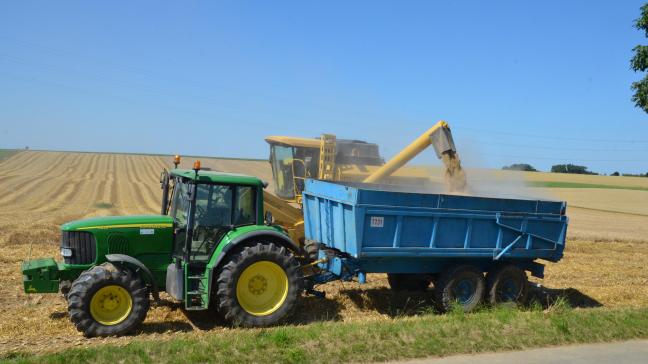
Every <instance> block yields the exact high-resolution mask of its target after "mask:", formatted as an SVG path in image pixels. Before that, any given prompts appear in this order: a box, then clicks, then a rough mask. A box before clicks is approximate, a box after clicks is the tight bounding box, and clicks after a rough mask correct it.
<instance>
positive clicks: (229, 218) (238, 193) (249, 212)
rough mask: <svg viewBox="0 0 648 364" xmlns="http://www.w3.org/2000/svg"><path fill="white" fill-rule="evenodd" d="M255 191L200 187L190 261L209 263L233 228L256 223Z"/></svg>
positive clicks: (239, 187) (209, 185)
mask: <svg viewBox="0 0 648 364" xmlns="http://www.w3.org/2000/svg"><path fill="white" fill-rule="evenodd" d="M255 201H256V196H255V188H254V187H251V186H232V185H217V184H199V185H198V188H197V194H196V212H195V215H194V216H195V217H194V233H193V239H192V242H191V254H190V259H191V260H193V261H207V260H208V259H209V257H210V256H211V252H212V251H213V249H214V248H215V247H216V245H218V243H219V242H220V240H221V239H222V238H223V236H224V235H225V234H226V233H228V232H229V231H230V230H231V229H233V228H235V227H237V226H242V225H249V224H254V223H256V209H255V206H256V203H255Z"/></svg>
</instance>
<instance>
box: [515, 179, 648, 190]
mask: <svg viewBox="0 0 648 364" xmlns="http://www.w3.org/2000/svg"><path fill="white" fill-rule="evenodd" d="M527 183H528V184H529V186H531V187H547V188H606V189H613V190H634V191H648V187H641V186H619V185H606V184H596V183H579V182H557V181H530V182H527Z"/></svg>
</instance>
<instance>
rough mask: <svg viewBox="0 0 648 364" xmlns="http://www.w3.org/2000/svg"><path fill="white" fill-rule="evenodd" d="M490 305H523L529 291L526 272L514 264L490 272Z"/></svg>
mask: <svg viewBox="0 0 648 364" xmlns="http://www.w3.org/2000/svg"><path fill="white" fill-rule="evenodd" d="M486 278H487V285H488V303H490V304H491V305H495V304H498V303H504V302H515V303H518V304H520V303H523V302H524V301H525V299H526V296H527V291H528V278H527V275H526V272H525V271H524V270H522V269H520V268H519V267H517V266H515V265H513V264H506V265H500V266H498V267H496V268H494V269H493V270H492V271H490V272H488V275H487V277H486Z"/></svg>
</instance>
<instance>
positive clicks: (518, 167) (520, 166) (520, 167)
mask: <svg viewBox="0 0 648 364" xmlns="http://www.w3.org/2000/svg"><path fill="white" fill-rule="evenodd" d="M502 169H503V170H505V171H525V172H537V171H538V170H537V169H535V168H533V166H532V165H530V164H526V163H515V164H511V165H510V166H504V167H502Z"/></svg>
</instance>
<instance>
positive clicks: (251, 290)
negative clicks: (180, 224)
mask: <svg viewBox="0 0 648 364" xmlns="http://www.w3.org/2000/svg"><path fill="white" fill-rule="evenodd" d="M226 259H227V261H226V262H225V263H223V265H222V266H221V269H220V270H219V273H218V281H217V291H216V301H217V305H218V312H219V314H220V315H221V316H222V317H223V318H225V320H226V321H228V322H229V323H230V324H232V325H234V326H245V327H264V326H270V325H274V324H276V323H278V322H280V321H281V320H282V319H284V318H285V317H287V316H288V315H289V314H290V313H291V311H292V309H293V308H294V307H295V304H296V302H297V297H298V295H299V294H300V293H301V290H302V287H301V286H302V285H301V279H300V277H299V263H298V262H297V259H295V257H294V256H293V254H292V253H290V252H289V251H288V250H286V248H284V247H280V246H277V245H275V244H273V243H265V244H263V243H258V244H256V245H253V246H249V247H244V248H243V249H242V250H241V251H240V252H237V253H234V254H231V255H230V256H229V257H227V258H226Z"/></svg>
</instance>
